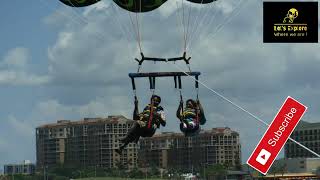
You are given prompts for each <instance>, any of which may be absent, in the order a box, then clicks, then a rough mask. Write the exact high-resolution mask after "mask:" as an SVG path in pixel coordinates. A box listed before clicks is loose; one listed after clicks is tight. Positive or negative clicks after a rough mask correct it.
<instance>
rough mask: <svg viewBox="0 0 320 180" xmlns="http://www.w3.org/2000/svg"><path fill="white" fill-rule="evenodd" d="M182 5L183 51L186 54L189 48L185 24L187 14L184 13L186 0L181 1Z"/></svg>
mask: <svg viewBox="0 0 320 180" xmlns="http://www.w3.org/2000/svg"><path fill="white" fill-rule="evenodd" d="M181 5H182V25H183V40H184V43H183V50H184V52H186V50H187V49H186V48H187V37H186V22H185V12H184V0H181Z"/></svg>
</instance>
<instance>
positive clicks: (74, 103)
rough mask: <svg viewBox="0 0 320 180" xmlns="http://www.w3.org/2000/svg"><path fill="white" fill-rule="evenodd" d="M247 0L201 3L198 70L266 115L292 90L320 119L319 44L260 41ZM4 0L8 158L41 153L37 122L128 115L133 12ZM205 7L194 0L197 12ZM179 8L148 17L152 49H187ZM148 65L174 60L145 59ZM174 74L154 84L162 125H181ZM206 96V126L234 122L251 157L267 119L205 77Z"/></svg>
mask: <svg viewBox="0 0 320 180" xmlns="http://www.w3.org/2000/svg"><path fill="white" fill-rule="evenodd" d="M242 1H243V3H241V8H240V9H239V11H238V13H237V14H236V13H233V12H235V11H234V9H235V8H236V7H237V5H238V2H240V1H232V0H230V1H220V2H219V3H218V4H216V5H214V6H212V7H211V6H210V8H212V10H211V11H206V10H202V11H200V12H208V13H207V16H206V17H207V18H206V19H203V20H202V21H201V20H200V25H199V30H198V31H196V32H198V33H195V34H194V36H195V37H196V38H195V41H193V42H192V45H191V46H190V47H191V48H190V50H189V51H188V53H190V55H191V56H192V57H193V59H192V68H193V69H195V70H199V71H201V72H202V73H203V75H202V77H201V80H202V81H203V82H205V83H206V84H207V85H208V86H209V87H211V88H213V89H215V90H216V91H217V92H219V93H221V94H223V95H224V96H226V97H228V98H230V100H232V101H234V102H236V103H237V104H239V105H241V106H242V107H244V108H246V109H247V110H249V111H250V112H252V113H253V114H255V115H257V116H258V117H260V118H262V119H264V120H265V121H266V122H271V120H272V119H273V117H274V115H275V113H276V112H277V111H278V108H279V107H280V106H281V104H282V102H283V101H284V100H285V98H286V97H287V96H289V95H290V96H292V97H294V98H296V99H298V100H300V101H301V102H303V103H304V104H306V105H307V106H308V107H309V109H308V112H307V113H306V115H305V117H304V120H306V121H310V122H318V121H319V111H318V109H319V106H320V101H319V95H320V91H319V87H320V82H319V80H318V77H319V67H320V55H319V53H318V51H319V44H263V43H262V1H260V0H259V1H258V0H257V1H250V0H249V1H246V0H242ZM179 2H180V1H179ZM180 7H181V5H180ZM0 8H1V10H0V22H1V30H0V32H1V33H0V39H1V43H0V89H1V92H2V93H1V94H0V98H1V100H2V101H0V108H1V111H0V118H1V120H2V124H1V126H0V166H1V167H2V166H3V164H5V163H17V162H21V161H23V160H24V159H30V160H31V161H33V162H35V136H34V129H35V127H37V126H39V125H41V124H43V123H49V122H55V121H56V120H58V119H71V120H79V119H82V118H84V117H106V116H107V115H117V114H122V115H125V116H127V117H129V116H130V114H131V111H132V91H131V84H130V81H129V79H128V78H127V73H128V72H135V71H136V68H137V65H136V63H135V62H134V61H133V58H134V57H138V55H139V52H138V50H137V46H136V42H135V41H134V40H133V37H134V36H133V32H134V29H133V28H132V26H131V24H130V20H129V18H128V16H127V14H126V13H124V12H123V11H122V10H120V9H118V8H115V7H113V6H110V2H109V1H107V0H103V1H102V2H101V3H97V4H96V6H93V7H91V8H84V9H83V8H82V9H72V8H68V7H66V6H64V5H63V4H61V3H59V2H57V1H53V0H51V1H45V0H33V1H21V0H10V1H9V0H5V1H3V2H2V5H1V7H0ZM201 8H203V7H198V6H192V7H191V10H192V12H193V15H194V17H196V14H197V12H199V9H201ZM180 10H181V9H179V6H176V4H175V1H172V2H171V4H170V3H167V4H166V5H163V6H162V7H161V8H159V10H157V11H155V12H153V13H149V14H147V15H143V16H142V17H141V22H142V26H141V29H142V34H143V41H142V43H143V44H142V46H143V51H144V52H145V53H146V54H147V55H148V54H149V55H154V56H160V57H172V56H179V55H180V53H181V43H182V41H181V26H177V21H178V20H177V19H179V18H177V17H179V16H177V14H178V15H179V13H177V12H181V11H180ZM229 16H233V18H232V19H231V20H230V21H229V22H228V23H226V24H225V25H224V26H223V29H222V30H221V31H219V32H218V33H217V34H212V33H213V32H214V29H215V28H216V27H217V26H218V25H220V24H222V23H223V22H224V21H226V20H227V17H229ZM213 17H214V18H213ZM211 19H213V20H214V21H210V20H211ZM194 21H195V19H193V22H194ZM210 22H211V23H210ZM119 23H120V24H121V25H119ZM178 24H179V21H178ZM127 38H129V41H128V40H127ZM177 65H179V66H181V67H183V68H185V67H184V66H183V64H177ZM143 70H145V71H150V70H152V71H157V70H160V71H161V70H168V71H169V70H170V71H174V70H177V69H175V66H172V65H169V66H168V65H160V64H157V65H153V64H146V65H144V66H143ZM168 83H169V84H168ZM170 83H172V80H160V81H159V86H158V87H159V90H157V93H159V94H160V95H161V96H162V97H163V106H165V108H166V111H167V116H168V126H167V127H165V128H164V129H162V130H161V131H178V123H177V120H176V118H175V117H174V112H175V110H176V107H177V105H178V98H179V96H178V92H176V91H174V90H173V84H170ZM147 87H148V85H147V84H146V83H145V82H143V81H139V82H138V88H139V91H138V95H139V97H140V98H141V100H140V101H141V103H145V102H146V101H147V99H148V98H149V95H150V92H149V91H148V90H147ZM185 87H186V88H185V89H184V92H183V93H184V95H185V96H186V98H187V97H192V96H193V97H194V90H193V89H192V82H191V81H186V82H185ZM200 98H201V100H202V101H203V104H204V107H205V110H206V111H207V117H208V119H209V120H208V123H207V125H206V126H205V127H204V128H205V129H210V128H212V127H217V126H220V127H221V126H222V127H224V126H229V127H231V128H232V129H234V130H236V131H238V132H239V133H240V136H241V139H242V143H243V146H242V147H243V149H242V152H243V161H245V160H246V159H247V158H248V156H249V155H250V152H251V151H252V149H253V148H254V146H255V144H256V143H257V142H258V140H259V139H260V137H261V135H262V134H263V132H264V131H265V130H266V127H264V126H263V125H262V124H260V123H259V122H257V121H256V120H254V119H252V118H251V117H250V116H248V115H247V114H245V113H243V112H241V111H239V110H237V109H236V108H234V107H233V106H231V105H230V104H228V103H226V102H225V101H223V100H221V99H220V98H218V97H217V96H216V95H214V94H213V93H212V92H210V91H209V90H208V89H206V88H204V87H201V89H200Z"/></svg>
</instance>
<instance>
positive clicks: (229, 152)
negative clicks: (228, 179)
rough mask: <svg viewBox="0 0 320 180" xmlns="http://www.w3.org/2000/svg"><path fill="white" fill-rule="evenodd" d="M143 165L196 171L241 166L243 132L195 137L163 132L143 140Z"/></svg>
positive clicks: (210, 132)
mask: <svg viewBox="0 0 320 180" xmlns="http://www.w3.org/2000/svg"><path fill="white" fill-rule="evenodd" d="M138 157H139V158H138V160H139V165H140V166H142V167H150V166H156V167H159V168H164V169H170V168H174V169H184V170H186V169H187V170H192V169H193V168H200V167H203V166H207V165H209V164H224V165H228V166H230V167H236V166H239V167H240V166H241V165H240V164H241V145H240V141H239V133H237V132H235V131H232V130H231V129H230V128H213V129H211V130H206V131H201V132H200V134H199V135H197V136H194V137H184V135H183V134H181V133H162V134H157V135H155V136H154V137H152V138H144V139H142V140H141V141H140V149H139V153H138Z"/></svg>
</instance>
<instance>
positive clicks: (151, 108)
mask: <svg viewBox="0 0 320 180" xmlns="http://www.w3.org/2000/svg"><path fill="white" fill-rule="evenodd" d="M152 119H153V101H152V102H151V106H150V116H149V120H148V128H149V129H150V128H151V121H152Z"/></svg>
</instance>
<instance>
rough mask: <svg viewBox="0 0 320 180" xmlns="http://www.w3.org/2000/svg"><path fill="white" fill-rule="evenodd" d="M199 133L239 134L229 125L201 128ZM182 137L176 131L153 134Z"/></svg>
mask: <svg viewBox="0 0 320 180" xmlns="http://www.w3.org/2000/svg"><path fill="white" fill-rule="evenodd" d="M200 134H210V135H211V134H235V135H239V133H238V132H236V131H233V130H231V129H230V128H229V127H217V128H212V129H210V130H201V132H200ZM172 136H174V137H184V135H183V134H182V133H177V132H163V133H159V134H155V135H154V136H153V137H154V138H165V137H172Z"/></svg>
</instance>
